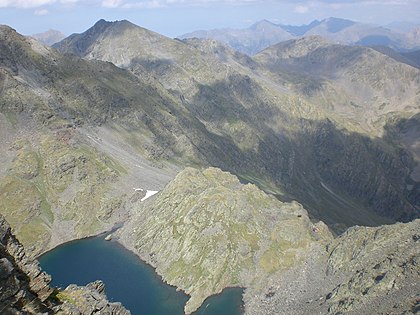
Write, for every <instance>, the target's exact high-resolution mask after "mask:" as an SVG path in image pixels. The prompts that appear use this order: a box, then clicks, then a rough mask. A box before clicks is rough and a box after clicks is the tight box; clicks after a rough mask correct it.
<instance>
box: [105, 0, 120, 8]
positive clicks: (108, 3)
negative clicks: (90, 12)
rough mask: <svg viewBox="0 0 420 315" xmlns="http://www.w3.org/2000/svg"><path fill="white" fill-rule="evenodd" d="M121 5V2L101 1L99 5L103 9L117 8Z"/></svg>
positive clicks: (118, 0) (114, 0) (112, 0)
mask: <svg viewBox="0 0 420 315" xmlns="http://www.w3.org/2000/svg"><path fill="white" fill-rule="evenodd" d="M122 4H123V1H122V0H103V1H102V3H101V5H102V6H103V7H104V8H118V7H120V6H121V5H122Z"/></svg>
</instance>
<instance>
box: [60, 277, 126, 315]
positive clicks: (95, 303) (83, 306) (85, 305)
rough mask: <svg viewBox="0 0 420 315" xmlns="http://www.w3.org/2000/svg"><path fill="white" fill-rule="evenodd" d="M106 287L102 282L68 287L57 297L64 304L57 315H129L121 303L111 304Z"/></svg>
mask: <svg viewBox="0 0 420 315" xmlns="http://www.w3.org/2000/svg"><path fill="white" fill-rule="evenodd" d="M104 290H105V285H104V283H103V282H102V281H95V282H92V283H89V284H87V285H86V286H76V285H74V284H72V285H70V286H68V287H67V288H66V289H65V290H63V291H60V292H58V293H57V294H56V295H55V297H56V298H57V299H58V300H59V301H61V302H62V304H61V305H60V306H58V307H56V308H54V311H56V313H57V314H62V315H64V314H73V315H85V314H90V315H94V314H95V315H101V314H109V315H129V314H130V311H127V310H126V309H125V308H124V306H122V305H121V303H110V302H109V301H108V300H107V297H106V295H105V291H104Z"/></svg>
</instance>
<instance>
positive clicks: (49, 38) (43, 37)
mask: <svg viewBox="0 0 420 315" xmlns="http://www.w3.org/2000/svg"><path fill="white" fill-rule="evenodd" d="M31 37H33V38H35V39H36V40H37V41H39V42H41V43H43V44H45V45H47V46H52V45H53V44H55V43H58V42H59V41H61V40H62V39H64V38H66V35H65V34H63V33H62V32H60V31H57V30H51V29H50V30H48V31H46V32H43V33H38V34H33V35H31Z"/></svg>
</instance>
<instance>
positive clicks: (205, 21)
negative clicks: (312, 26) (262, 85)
mask: <svg viewBox="0 0 420 315" xmlns="http://www.w3.org/2000/svg"><path fill="white" fill-rule="evenodd" d="M331 16H334V17H340V18H348V19H352V20H355V21H360V22H367V23H374V24H380V25H386V24H388V23H390V22H393V21H408V22H413V23H420V0H382V1H381V0H314V1H305V0H303V1H290V0H0V23H1V24H7V25H10V26H12V27H13V28H15V29H16V30H17V31H18V32H20V33H22V34H25V35H29V34H34V33H39V32H43V31H46V30H47V29H50V28H53V29H57V30H60V31H62V32H64V33H65V34H66V35H70V34H71V33H80V32H83V31H85V30H86V29H88V28H89V27H91V26H92V25H93V24H94V23H95V22H96V21H97V20H99V19H101V18H104V19H106V20H109V21H114V20H122V19H127V20H130V21H131V22H133V23H135V24H137V25H140V26H143V27H146V28H148V29H151V30H154V31H156V32H159V33H161V34H164V35H167V36H170V37H175V36H177V35H181V34H183V33H186V32H190V31H194V30H198V29H213V28H221V27H233V28H243V27H247V26H250V25H251V24H252V23H254V22H257V21H259V20H262V19H267V20H269V21H272V22H274V23H282V24H293V25H300V24H306V23H309V22H310V21H312V20H314V19H323V18H327V17H331Z"/></svg>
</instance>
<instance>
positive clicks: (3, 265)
mask: <svg viewBox="0 0 420 315" xmlns="http://www.w3.org/2000/svg"><path fill="white" fill-rule="evenodd" d="M50 281H51V278H50V276H49V275H47V274H46V273H45V272H42V271H41V269H40V268H39V266H38V263H37V262H35V261H32V260H29V259H28V258H27V257H26V254H25V250H24V248H23V246H22V245H21V244H20V243H19V241H18V240H17V239H16V238H15V237H14V235H13V234H12V233H11V229H10V226H9V224H8V223H7V222H6V220H5V219H4V217H3V216H2V215H0V313H2V314H20V313H23V312H29V313H30V314H37V313H45V312H51V309H49V308H48V307H47V306H46V304H45V300H46V299H48V297H49V296H50V295H51V293H52V292H53V289H52V288H50V287H49V283H50Z"/></svg>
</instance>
